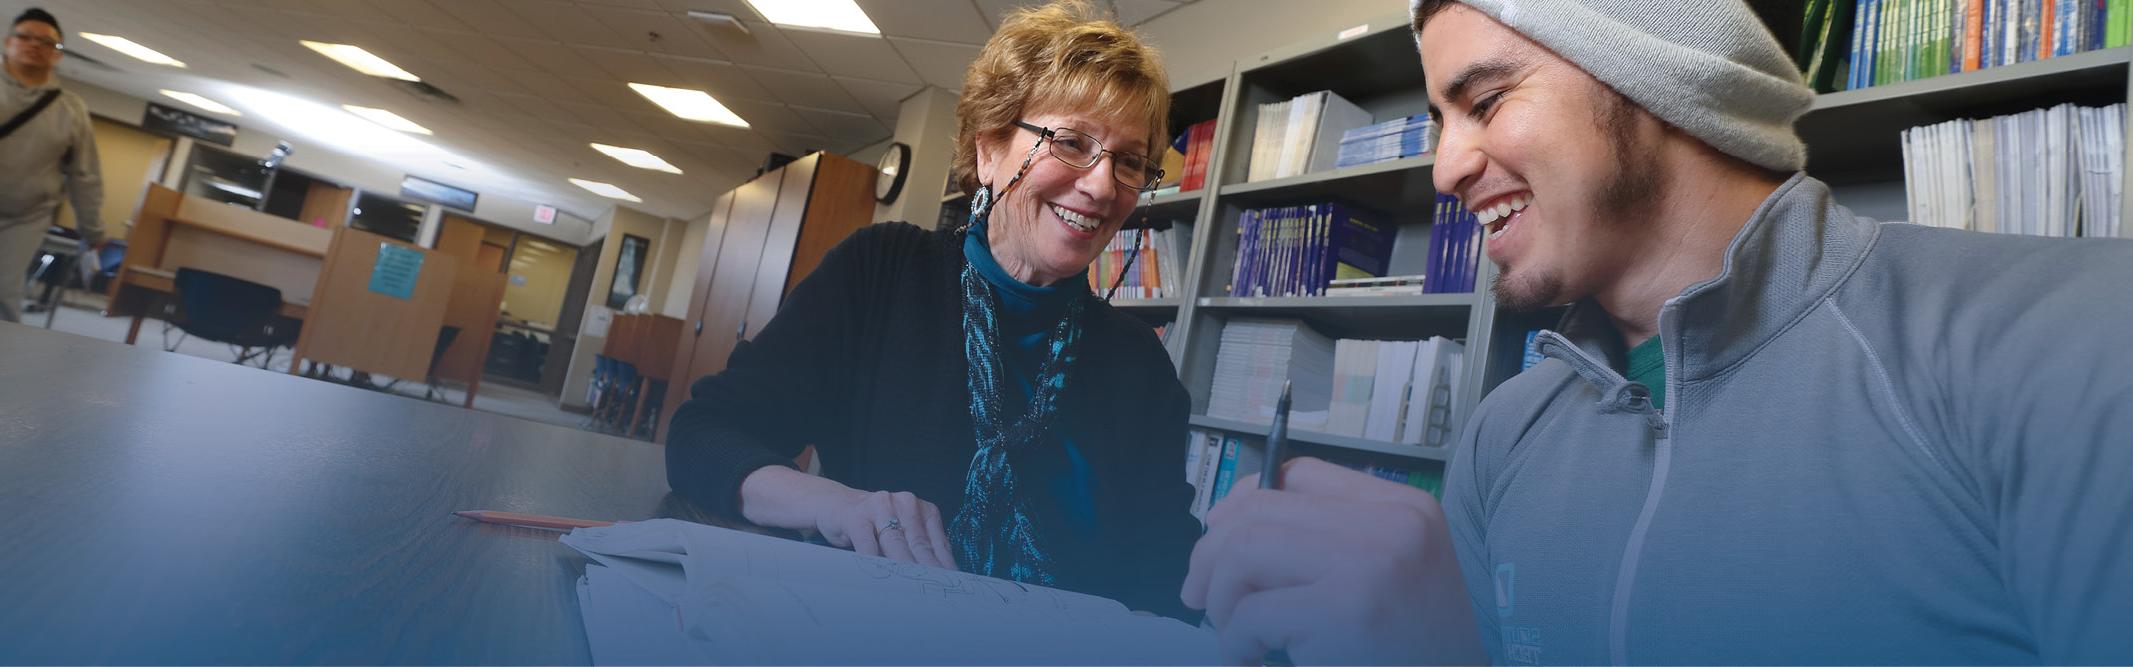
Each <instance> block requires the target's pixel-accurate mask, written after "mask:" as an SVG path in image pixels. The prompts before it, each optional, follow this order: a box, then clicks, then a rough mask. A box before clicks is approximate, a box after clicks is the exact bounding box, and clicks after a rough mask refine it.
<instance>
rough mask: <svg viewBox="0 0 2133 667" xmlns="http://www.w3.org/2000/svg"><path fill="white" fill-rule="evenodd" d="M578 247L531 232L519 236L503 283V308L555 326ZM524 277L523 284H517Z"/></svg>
mask: <svg viewBox="0 0 2133 667" xmlns="http://www.w3.org/2000/svg"><path fill="white" fill-rule="evenodd" d="M577 261H578V249H577V248H572V247H570V246H566V245H563V244H561V243H556V242H554V241H550V240H547V239H542V238H535V237H533V236H522V237H519V242H518V252H517V253H515V254H513V255H512V257H511V267H510V274H511V280H510V282H509V283H507V284H506V285H505V287H504V312H505V313H508V314H509V315H510V316H511V317H514V318H517V319H521V320H526V321H528V322H533V323H535V324H538V325H540V326H543V327H548V328H554V327H555V323H556V320H557V319H560V318H561V316H562V314H563V299H564V297H565V296H566V295H567V292H568V290H569V288H570V267H571V265H572V264H574V263H576V262H577ZM522 281H523V283H524V284H520V283H521V282H522Z"/></svg>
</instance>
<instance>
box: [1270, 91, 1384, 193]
mask: <svg viewBox="0 0 2133 667" xmlns="http://www.w3.org/2000/svg"><path fill="white" fill-rule="evenodd" d="M1370 121H1371V117H1370V112H1368V111H1364V110H1363V109H1362V107H1358V106H1356V105H1355V104H1354V103H1352V102H1349V101H1348V100H1347V99H1346V98H1343V97H1341V96H1340V95H1339V94H1336V93H1334V92H1332V91H1328V90H1321V91H1318V92H1313V93H1305V94H1302V95H1298V96H1296V97H1294V98H1291V99H1287V100H1283V101H1280V102H1268V103H1265V104H1261V105H1259V121H1258V122H1257V123H1256V124H1254V126H1253V133H1252V154H1251V159H1250V161H1249V162H1248V163H1247V165H1246V167H1247V168H1246V170H1245V179H1246V180H1252V181H1258V180H1265V179H1269V178H1285V177H1289V176H1297V175H1301V174H1305V173H1309V172H1314V171H1323V170H1326V169H1332V168H1333V167H1334V166H1335V164H1336V162H1337V161H1338V159H1339V157H1340V141H1341V133H1343V132H1346V131H1348V130H1351V129H1355V128H1358V127H1363V126H1365V125H1369V124H1370Z"/></svg>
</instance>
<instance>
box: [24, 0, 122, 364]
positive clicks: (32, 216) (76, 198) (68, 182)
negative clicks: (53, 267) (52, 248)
mask: <svg viewBox="0 0 2133 667" xmlns="http://www.w3.org/2000/svg"><path fill="white" fill-rule="evenodd" d="M63 40H64V36H63V33H61V32H60V31H59V19H56V18H53V17H52V14H51V13H49V12H46V11H44V10H42V9H35V8H32V9H29V10H27V11H24V12H22V15H21V16H17V17H15V22H14V23H13V24H12V25H11V26H10V27H9V29H8V34H7V56H6V60H5V65H6V69H7V76H6V77H0V129H4V128H6V127H8V126H10V125H12V126H14V129H13V131H11V132H5V133H0V321H8V322H20V321H22V299H23V296H24V287H25V283H26V281H25V280H24V277H25V275H26V272H27V270H28V268H29V263H30V260H31V259H32V258H34V257H35V256H36V255H37V248H38V246H39V245H40V244H41V243H42V242H43V240H44V235H45V231H46V230H47V229H50V228H51V226H52V223H53V221H54V220H55V219H56V217H57V216H58V213H59V202H60V196H61V194H65V195H67V197H68V199H69V200H70V201H72V202H73V203H74V224H75V228H76V230H77V231H79V232H80V233H81V243H82V247H83V248H84V249H85V250H92V251H93V250H95V249H98V248H101V247H102V246H103V243H104V225H103V218H102V215H103V207H104V183H103V176H102V175H101V174H102V172H101V171H100V170H99V167H98V166H97V157H96V135H95V134H94V133H92V132H91V127H90V124H89V104H88V103H87V102H83V101H82V99H81V96H79V95H76V94H74V93H71V92H67V91H64V90H60V88H59V81H58V79H57V77H56V75H55V73H54V70H55V69H57V68H58V67H59V59H60V58H61V57H63V56H64V55H65V54H66V51H65V50H64V47H63V44H64V41H63ZM88 254H90V255H93V254H94V253H93V252H92V253H88ZM84 259H93V257H86V256H85V257H84Z"/></svg>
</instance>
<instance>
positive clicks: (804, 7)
mask: <svg viewBox="0 0 2133 667" xmlns="http://www.w3.org/2000/svg"><path fill="white" fill-rule="evenodd" d="M748 5H749V6H751V7H754V8H755V13H757V14H762V15H763V20H766V21H769V22H771V23H776V24H778V25H781V26H785V27H788V28H803V29H813V30H834V31H836V32H854V33H859V34H863V35H879V34H881V29H880V28H876V27H874V21H873V19H869V18H867V13H866V12H865V11H861V10H860V9H859V4H858V3H855V2H852V0H748Z"/></svg>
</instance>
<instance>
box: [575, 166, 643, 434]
mask: <svg viewBox="0 0 2133 667" xmlns="http://www.w3.org/2000/svg"><path fill="white" fill-rule="evenodd" d="M666 224H667V220H666V218H661V217H659V216H656V215H652V214H649V213H644V212H641V211H637V210H635V209H631V208H626V207H622V206H617V207H615V211H614V214H613V216H612V217H611V218H610V220H609V221H607V224H606V225H604V226H605V227H606V228H607V234H606V241H605V242H604V243H601V244H600V263H599V266H598V267H597V268H596V269H594V271H593V282H592V287H591V293H590V294H587V295H586V298H585V312H586V315H585V318H584V321H583V322H582V323H581V324H580V325H579V326H580V328H579V330H578V344H577V349H575V350H573V351H572V352H571V355H570V371H569V375H567V376H565V379H564V383H563V404H564V405H573V406H577V405H583V404H584V401H585V389H586V387H588V386H590V385H591V384H592V368H593V357H594V356H595V355H598V354H599V353H600V350H601V349H602V348H605V347H606V346H607V337H605V336H593V335H591V334H590V333H588V331H589V328H588V327H589V326H590V325H591V324H592V322H593V315H592V314H593V313H594V312H597V311H596V310H595V309H600V308H606V307H607V291H608V287H610V285H609V283H610V282H612V281H613V280H614V279H615V262H616V260H618V259H620V258H621V256H622V235H624V234H628V235H631V236H638V237H643V238H644V239H646V240H648V241H650V242H651V245H650V247H648V248H646V249H645V250H646V254H647V255H649V257H647V258H646V260H645V261H647V262H654V263H656V258H658V257H659V256H660V254H661V253H662V252H664V251H665V249H664V248H662V247H661V245H662V243H661V242H660V237H661V236H662V235H663V234H664V233H665V231H666ZM600 226H602V225H598V224H597V223H596V225H595V229H598V228H599V227H600ZM655 268H656V267H654V266H647V267H646V268H645V277H644V282H643V283H642V284H639V285H638V286H637V289H638V293H640V294H646V295H648V296H649V297H650V298H651V299H652V301H653V303H658V299H659V294H660V293H661V292H663V291H664V289H663V286H661V285H659V284H657V283H656V282H655V281H653V280H652V272H653V270H654V269H655ZM654 310H657V309H656V308H655V309H654Z"/></svg>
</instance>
